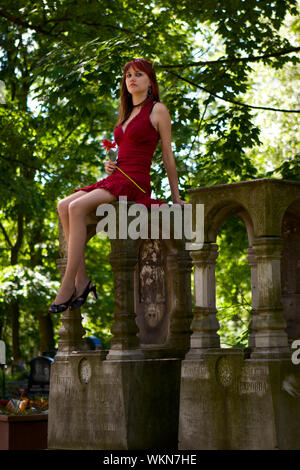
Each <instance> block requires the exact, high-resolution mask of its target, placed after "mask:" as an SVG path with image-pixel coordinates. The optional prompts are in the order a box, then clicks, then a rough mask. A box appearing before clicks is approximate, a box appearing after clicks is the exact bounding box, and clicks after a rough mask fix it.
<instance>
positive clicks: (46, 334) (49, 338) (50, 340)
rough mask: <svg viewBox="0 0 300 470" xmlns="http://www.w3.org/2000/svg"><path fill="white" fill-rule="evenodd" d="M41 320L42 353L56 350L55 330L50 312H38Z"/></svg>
mask: <svg viewBox="0 0 300 470" xmlns="http://www.w3.org/2000/svg"><path fill="white" fill-rule="evenodd" d="M37 316H38V321H39V336H40V353H43V352H49V351H54V346H55V343H54V331H53V323H52V318H51V315H50V314H49V313H45V312H43V311H40V312H37Z"/></svg>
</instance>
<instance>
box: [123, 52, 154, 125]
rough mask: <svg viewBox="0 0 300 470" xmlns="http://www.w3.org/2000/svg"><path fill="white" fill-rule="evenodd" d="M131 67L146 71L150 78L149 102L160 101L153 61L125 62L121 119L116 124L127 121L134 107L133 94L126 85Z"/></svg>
mask: <svg viewBox="0 0 300 470" xmlns="http://www.w3.org/2000/svg"><path fill="white" fill-rule="evenodd" d="M130 67H132V68H133V69H134V70H141V71H142V72H144V73H146V74H147V75H148V77H149V79H150V83H151V88H152V91H151V93H150V95H149V96H148V97H147V102H148V101H160V100H159V89H158V83H157V80H156V73H155V70H154V68H153V65H152V62H150V61H149V60H147V59H134V60H132V61H130V62H127V64H125V66H124V69H123V77H122V82H121V102H120V109H119V119H118V122H117V124H116V126H118V125H119V124H121V123H123V122H125V121H126V120H127V119H128V117H129V116H130V114H131V111H132V109H133V104H132V96H131V94H130V93H129V91H128V90H127V86H126V73H127V71H128V69H129V68H130Z"/></svg>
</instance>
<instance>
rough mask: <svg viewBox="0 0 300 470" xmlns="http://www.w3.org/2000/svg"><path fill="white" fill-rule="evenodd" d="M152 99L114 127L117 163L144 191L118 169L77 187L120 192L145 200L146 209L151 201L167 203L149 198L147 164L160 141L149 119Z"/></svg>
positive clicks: (133, 198)
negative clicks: (132, 115) (128, 118)
mask: <svg viewBox="0 0 300 470" xmlns="http://www.w3.org/2000/svg"><path fill="white" fill-rule="evenodd" d="M153 104H154V103H153V101H148V100H147V101H146V103H145V104H144V105H143V107H142V108H141V110H140V112H139V113H138V114H137V115H136V116H135V117H134V118H133V119H132V120H131V121H130V122H129V123H128V124H127V125H126V128H125V132H124V131H123V129H122V124H120V125H119V126H118V127H116V129H115V131H114V137H115V141H116V142H117V144H118V146H119V151H118V158H117V165H118V167H119V168H120V169H121V170H123V171H124V172H125V173H126V174H127V175H128V176H130V178H132V179H133V180H134V181H135V182H136V183H137V184H138V185H139V186H140V187H141V188H142V189H143V190H144V191H146V192H145V193H143V192H142V191H141V190H140V189H139V188H138V187H137V186H136V185H135V184H134V183H132V181H130V180H129V179H128V178H126V176H124V175H123V174H122V173H121V172H120V171H119V170H118V169H116V170H114V172H113V173H112V174H111V175H109V176H108V177H107V178H104V179H102V180H100V181H98V182H97V183H95V184H92V185H91V186H85V187H83V188H78V189H75V191H74V192H76V191H88V192H89V191H93V189H98V188H103V189H106V190H107V191H109V192H110V193H111V194H114V195H115V196H117V198H119V196H127V200H128V201H135V202H137V203H139V204H144V205H145V206H147V208H148V209H150V208H151V204H159V205H161V204H166V201H159V200H157V199H151V185H150V167H151V162H152V158H153V153H154V151H155V149H156V146H157V144H158V141H159V133H158V131H157V130H156V129H155V128H154V126H153V125H152V123H151V121H150V113H151V111H152V108H153Z"/></svg>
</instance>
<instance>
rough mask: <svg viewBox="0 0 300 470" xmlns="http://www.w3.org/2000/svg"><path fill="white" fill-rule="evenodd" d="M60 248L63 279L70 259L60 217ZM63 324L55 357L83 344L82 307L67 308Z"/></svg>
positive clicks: (76, 348) (70, 351) (78, 348)
mask: <svg viewBox="0 0 300 470" xmlns="http://www.w3.org/2000/svg"><path fill="white" fill-rule="evenodd" d="M59 250H60V254H61V258H59V259H58V260H57V261H56V264H57V268H58V270H59V273H60V276H61V279H63V277H64V273H65V270H66V266H67V260H68V245H67V242H66V239H65V236H64V232H63V228H62V225H61V221H60V219H59ZM61 321H62V324H61V327H60V329H59V331H58V335H59V341H58V351H57V354H56V356H55V359H56V360H57V359H59V358H64V357H66V356H68V355H69V354H71V353H72V352H74V351H79V350H80V349H81V345H82V337H83V336H84V334H85V329H84V328H83V326H82V323H81V321H82V316H81V313H80V309H77V310H69V309H67V310H65V311H64V312H63V313H62V319H61Z"/></svg>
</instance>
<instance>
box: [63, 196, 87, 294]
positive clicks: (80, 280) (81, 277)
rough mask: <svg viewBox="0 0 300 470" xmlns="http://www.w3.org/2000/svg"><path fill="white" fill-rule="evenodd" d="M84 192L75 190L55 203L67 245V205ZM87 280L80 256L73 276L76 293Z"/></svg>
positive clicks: (83, 261)
mask: <svg viewBox="0 0 300 470" xmlns="http://www.w3.org/2000/svg"><path fill="white" fill-rule="evenodd" d="M86 194H87V192H86V191H77V192H76V193H73V194H71V195H70V196H68V197H66V198H64V199H62V200H61V201H59V203H58V205H57V210H58V213H59V218H60V221H61V224H62V227H63V231H64V234H65V239H66V242H67V245H68V246H69V205H70V203H71V202H72V201H74V200H75V199H78V198H79V197H83V196H85V195H86ZM88 281H89V279H88V276H87V272H86V265H85V258H84V256H82V258H81V260H80V263H79V266H78V270H77V273H76V277H75V286H76V291H77V293H78V294H79V293H80V292H81V291H82V289H83V287H85V286H86V285H87V283H88Z"/></svg>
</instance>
